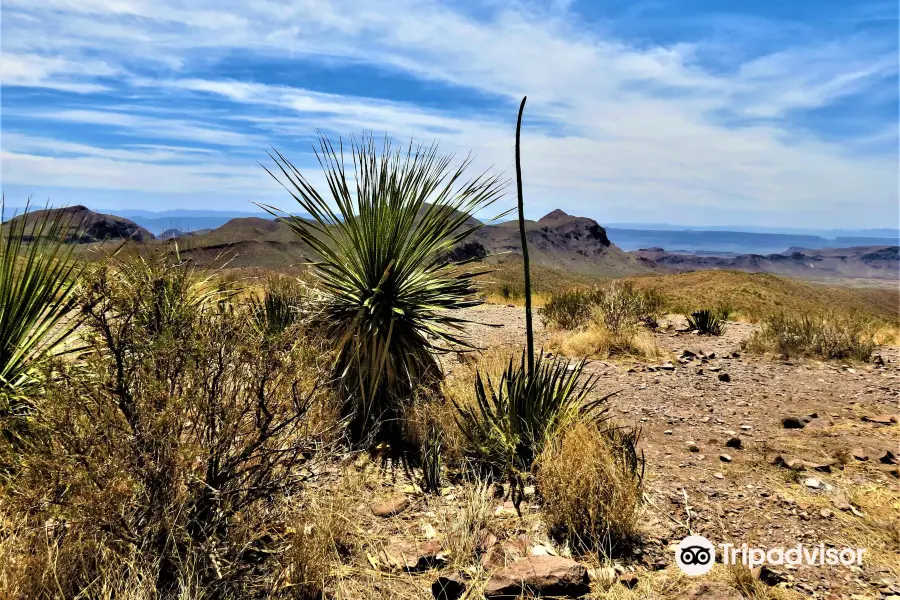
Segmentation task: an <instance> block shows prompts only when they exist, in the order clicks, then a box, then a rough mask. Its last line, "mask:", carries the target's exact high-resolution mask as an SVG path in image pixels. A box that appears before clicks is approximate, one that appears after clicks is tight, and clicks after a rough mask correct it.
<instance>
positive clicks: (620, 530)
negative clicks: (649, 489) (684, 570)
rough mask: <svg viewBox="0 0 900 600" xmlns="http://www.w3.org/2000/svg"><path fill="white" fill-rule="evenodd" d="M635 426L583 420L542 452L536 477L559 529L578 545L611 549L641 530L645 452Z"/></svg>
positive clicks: (555, 529) (548, 512) (551, 523)
mask: <svg viewBox="0 0 900 600" xmlns="http://www.w3.org/2000/svg"><path fill="white" fill-rule="evenodd" d="M636 442H637V435H636V433H635V432H634V431H632V430H623V429H618V428H610V429H601V428H598V427H597V426H596V425H594V424H590V423H584V422H579V423H576V424H574V425H572V426H571V427H569V428H568V429H567V430H566V431H565V432H562V433H561V434H560V435H559V436H558V437H557V438H556V439H554V440H553V442H552V443H550V444H549V445H548V446H547V447H546V448H545V450H544V452H543V453H542V454H541V456H540V458H539V459H538V463H537V465H538V466H537V483H538V489H539V491H540V494H541V496H542V497H543V499H544V505H543V512H544V517H545V519H546V522H547V524H548V525H549V526H550V528H551V531H553V532H554V533H555V534H557V535H559V536H561V537H563V538H564V539H567V540H568V541H570V543H572V545H573V546H574V547H575V548H576V549H591V550H597V551H600V552H602V553H605V554H607V555H612V554H613V553H614V552H616V551H617V550H620V549H622V548H623V547H625V546H627V545H628V543H629V541H630V540H632V539H633V538H634V536H635V533H636V531H637V515H638V507H639V504H640V500H641V489H642V480H643V457H642V456H639V455H638V454H637V451H636Z"/></svg>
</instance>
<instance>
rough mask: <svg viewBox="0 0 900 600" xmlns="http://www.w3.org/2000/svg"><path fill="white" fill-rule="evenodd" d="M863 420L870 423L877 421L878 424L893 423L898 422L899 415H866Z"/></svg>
mask: <svg viewBox="0 0 900 600" xmlns="http://www.w3.org/2000/svg"><path fill="white" fill-rule="evenodd" d="M862 420H863V421H866V422H868V423H875V424H877V425H893V424H894V423H896V422H897V415H873V416H865V417H863V418H862Z"/></svg>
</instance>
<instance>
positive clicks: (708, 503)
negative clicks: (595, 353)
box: [467, 305, 900, 598]
mask: <svg viewBox="0 0 900 600" xmlns="http://www.w3.org/2000/svg"><path fill="white" fill-rule="evenodd" d="M468 313H469V314H468V315H467V316H468V317H469V318H472V319H473V320H476V321H478V322H480V323H485V324H491V325H499V326H500V327H488V326H486V325H472V326H471V327H470V332H471V333H472V335H474V336H475V338H476V339H478V340H479V341H480V342H481V345H482V346H494V345H497V344H512V345H522V344H524V330H525V326H524V311H523V309H521V308H512V307H505V306H491V305H486V306H482V307H477V308H474V309H470V310H469V311H468ZM535 322H536V323H535V324H536V343H537V345H539V346H546V344H547V342H548V340H549V334H548V333H547V332H546V331H544V330H543V328H542V327H541V324H540V319H539V317H537V316H536V319H535ZM753 327H754V326H752V325H747V324H740V323H730V324H729V327H728V329H727V331H726V333H725V334H724V335H722V336H721V337H705V336H702V337H701V336H697V335H691V334H684V333H676V332H674V331H669V332H661V333H657V334H655V337H656V340H657V343H658V344H659V345H660V346H661V347H662V348H664V349H665V350H667V351H670V352H671V355H670V359H669V360H670V361H671V363H672V364H673V365H674V368H672V369H671V370H657V369H655V367H656V366H657V365H659V364H660V363H655V364H654V365H644V364H640V363H633V362H630V363H619V362H615V361H593V362H591V363H590V365H589V367H588V369H589V370H590V371H591V372H593V373H596V374H597V375H598V378H599V379H598V384H597V388H596V391H597V393H598V394H600V393H607V392H611V391H615V390H621V391H620V392H619V393H618V394H617V395H616V396H614V397H613V398H612V400H611V414H612V415H613V416H614V417H615V418H616V419H617V420H619V421H622V422H623V423H629V424H635V425H638V426H640V427H641V429H642V443H641V446H642V448H643V451H644V453H645V456H646V460H647V471H646V481H647V483H648V485H647V496H648V501H649V502H650V509H649V510H648V514H647V516H648V521H647V523H646V524H647V526H648V529H649V530H650V531H652V532H653V537H654V539H655V540H656V542H657V545H658V549H659V551H658V552H652V551H651V552H648V555H647V557H645V560H646V562H648V564H654V563H655V562H656V561H664V560H666V558H669V559H670V558H671V554H670V552H669V551H668V546H669V545H670V544H671V543H672V542H674V543H677V542H678V541H679V540H680V539H681V538H683V537H684V536H685V535H687V531H688V527H689V528H690V530H691V531H692V532H693V533H695V534H700V535H705V536H706V537H707V538H709V539H710V540H711V541H713V543H724V542H733V543H735V544H736V545H738V546H740V545H741V544H743V543H747V544H748V545H750V546H755V547H762V548H776V547H784V548H789V547H794V546H796V545H797V544H798V543H803V544H804V545H810V546H812V545H816V546H817V545H818V544H819V543H825V544H826V546H827V545H834V546H836V547H844V546H853V547H869V546H871V549H870V552H869V553H868V555H867V562H864V564H863V566H862V567H861V568H856V567H854V568H847V567H843V566H838V567H821V566H817V567H799V568H798V569H796V570H789V569H781V572H780V573H779V576H780V577H783V578H785V579H786V580H793V581H792V585H793V586H794V589H796V590H797V591H801V592H803V593H804V594H808V595H809V596H810V597H819V598H822V597H827V598H849V597H851V595H853V594H860V596H859V597H860V598H878V597H887V596H890V595H892V594H900V572H898V566H897V561H896V560H895V559H896V556H897V554H896V553H897V552H898V551H900V545H898V544H900V528H898V525H897V523H896V521H895V520H896V519H897V517H898V515H900V493H898V482H900V479H898V478H897V477H898V471H897V469H898V468H897V466H896V464H885V463H884V462H882V461H881V460H879V459H880V458H881V457H883V456H885V453H886V452H887V451H891V452H893V453H894V454H895V455H898V454H900V448H898V445H900V425H898V424H896V423H892V424H879V423H876V422H871V421H868V420H865V419H864V417H872V416H879V415H881V416H885V415H886V416H888V417H890V416H894V417H896V416H897V415H898V414H900V410H898V402H900V359H898V349H897V348H883V349H881V350H880V352H881V354H882V356H883V357H884V360H885V361H886V364H885V365H884V366H875V365H872V364H868V365H853V366H851V365H842V364H841V363H822V362H817V361H793V362H789V361H778V360H772V359H767V358H762V357H756V356H746V355H743V354H740V343H741V341H742V340H744V339H746V338H747V337H748V336H749V335H750V334H751V333H752V330H753ZM685 350H688V351H690V352H691V353H693V354H695V355H697V357H696V358H693V359H691V360H684V361H683V364H682V362H680V361H679V360H678V358H679V357H681V356H682V355H683V354H684V351H685ZM735 352H736V353H738V354H739V355H737V356H735V355H734V354H733V353H735ZM713 353H714V357H713ZM703 355H706V356H709V357H710V358H708V359H706V360H701V358H700V357H701V356H703ZM661 362H665V359H664V360H663V361H661ZM651 367H654V368H653V370H651ZM724 374H727V377H725V376H724ZM722 379H727V380H726V381H723V380H722ZM807 415H815V417H812V416H810V417H809V418H808V419H807V420H808V421H809V422H808V424H806V425H805V426H804V427H803V428H800V429H787V428H785V427H784V426H783V424H782V421H783V419H785V418H788V417H794V418H798V419H802V418H803V417H806V416H807ZM731 438H739V439H740V440H741V449H737V448H732V447H726V442H727V441H728V440H729V439H731ZM691 442H693V444H694V445H695V446H696V450H694V451H691V447H690V446H691ZM854 454H856V455H858V456H859V457H860V458H862V457H864V456H868V459H867V460H858V459H856V458H854V457H853V455H854ZM722 455H727V456H722ZM779 455H781V456H782V457H784V458H785V459H787V460H790V459H791V458H800V459H803V460H805V461H807V462H808V463H810V464H809V465H807V468H806V469H805V470H803V471H801V472H796V471H792V470H791V469H787V468H784V467H780V466H775V465H772V464H771V462H772V460H773V459H774V458H775V457H776V456H779ZM887 462H888V463H889V462H890V460H889V459H888V460H887ZM812 465H818V466H820V468H821V469H823V470H826V469H827V470H830V471H831V472H822V471H818V470H815V469H813V468H812ZM826 465H831V466H830V467H828V466H826ZM810 478H813V479H815V480H817V481H808V480H809V479H810ZM807 484H809V485H807ZM817 484H818V489H815V486H816V485H817ZM810 486H813V487H810ZM851 507H852V508H851Z"/></svg>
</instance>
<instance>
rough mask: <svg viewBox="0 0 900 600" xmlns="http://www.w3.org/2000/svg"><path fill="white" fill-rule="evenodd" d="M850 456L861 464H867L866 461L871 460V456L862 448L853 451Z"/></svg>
mask: <svg viewBox="0 0 900 600" xmlns="http://www.w3.org/2000/svg"><path fill="white" fill-rule="evenodd" d="M850 456H852V457H853V458H855V459H856V460H858V461H860V462H865V461H867V460H869V454H868V453H867V452H866V451H865V450H863V449H862V448H854V449H853V450H851V451H850Z"/></svg>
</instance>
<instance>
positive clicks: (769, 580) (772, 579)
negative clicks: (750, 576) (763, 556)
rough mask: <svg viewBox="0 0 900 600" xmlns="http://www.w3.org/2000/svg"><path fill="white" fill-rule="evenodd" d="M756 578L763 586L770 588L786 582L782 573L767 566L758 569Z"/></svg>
mask: <svg viewBox="0 0 900 600" xmlns="http://www.w3.org/2000/svg"><path fill="white" fill-rule="evenodd" d="M756 576H757V578H758V579H759V580H760V581H762V582H763V583H764V584H766V585H770V586H772V587H774V586H776V585H778V584H779V583H782V582H784V581H787V577H785V575H784V573H782V572H781V571H778V570H776V569H773V568H772V567H769V566H767V565H763V566H762V567H760V569H759V571H758V572H757V575H756Z"/></svg>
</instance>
